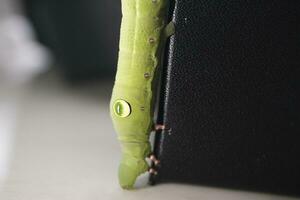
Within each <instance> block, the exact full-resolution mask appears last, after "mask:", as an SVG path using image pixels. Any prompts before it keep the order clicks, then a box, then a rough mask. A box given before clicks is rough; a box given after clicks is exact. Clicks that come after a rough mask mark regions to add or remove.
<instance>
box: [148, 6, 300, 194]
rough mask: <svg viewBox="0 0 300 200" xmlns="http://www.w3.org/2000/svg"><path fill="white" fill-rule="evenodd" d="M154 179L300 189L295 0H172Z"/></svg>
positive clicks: (298, 9)
mask: <svg viewBox="0 0 300 200" xmlns="http://www.w3.org/2000/svg"><path fill="white" fill-rule="evenodd" d="M173 20H174V21H175V24H176V33H175V36H173V38H172V39H171V42H170V43H171V47H170V55H169V66H168V69H167V73H166V74H165V79H166V88H165V97H164V98H163V99H162V103H164V107H163V109H161V110H160V114H161V116H163V117H161V118H162V119H163V121H164V123H165V124H166V126H167V127H168V128H169V129H170V130H169V131H165V132H164V133H163V134H161V135H160V136H159V135H158V137H157V138H156V144H155V152H156V154H157V156H158V158H159V159H160V160H161V166H160V167H159V168H158V175H157V176H155V177H152V178H153V179H154V181H155V182H157V183H159V182H187V183H198V184H202V185H209V186H219V187H229V188H239V189H249V190H258V191H265V192H274V193H281V194H291V195H299V194H300V98H299V97H300V1H296V0H251V1H247V0H227V1H223V0H177V2H176V8H175V14H174V19H173Z"/></svg>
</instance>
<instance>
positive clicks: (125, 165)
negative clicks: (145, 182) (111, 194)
mask: <svg viewBox="0 0 300 200" xmlns="http://www.w3.org/2000/svg"><path fill="white" fill-rule="evenodd" d="M129 159H130V158H127V160H123V162H121V164H120V166H119V183H120V185H121V187H122V188H123V189H127V190H130V189H133V187H134V184H135V181H136V179H137V177H138V176H140V175H141V174H143V173H145V172H147V171H148V164H147V162H146V161H145V160H143V159H140V160H136V159H130V160H129ZM124 161H125V162H124Z"/></svg>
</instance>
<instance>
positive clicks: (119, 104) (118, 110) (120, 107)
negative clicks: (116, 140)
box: [113, 99, 131, 118]
mask: <svg viewBox="0 0 300 200" xmlns="http://www.w3.org/2000/svg"><path fill="white" fill-rule="evenodd" d="M113 110H114V113H115V115H117V116H118V117H122V118H125V117H128V116H129V115H130V114H131V106H130V104H129V103H128V102H127V101H125V100H123V99H118V100H116V101H115V103H114V105H113Z"/></svg>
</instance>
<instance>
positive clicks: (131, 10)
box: [110, 0, 168, 189]
mask: <svg viewBox="0 0 300 200" xmlns="http://www.w3.org/2000/svg"><path fill="white" fill-rule="evenodd" d="M167 11H168V0H156V1H155V0H122V14H123V18H122V24H121V37H120V47H119V61H118V70H117V75H116V79H115V85H114V89H113V93H112V97H111V102H110V109H111V118H112V121H113V124H114V127H115V130H116V132H117V133H118V140H119V141H120V143H121V148H122V160H121V163H120V166H119V183H120V185H121V187H122V188H124V189H132V188H133V186H134V183H135V181H136V179H137V177H138V176H139V175H141V174H143V173H145V172H147V171H148V168H149V166H148V163H147V162H146V160H145V158H146V157H147V156H149V154H150V153H151V145H150V143H149V135H150V132H151V131H152V130H153V110H154V102H155V94H156V89H155V88H156V87H157V79H158V78H157V77H158V71H159V70H158V66H159V64H160V60H161V55H162V51H163V46H164V43H165V39H166V36H165V34H163V31H164V28H165V27H166V23H165V22H166V15H167ZM150 38H151V39H150ZM145 74H147V75H146V76H145ZM148 75H149V76H148ZM118 100H121V101H126V102H127V103H128V104H129V106H130V109H131V110H130V114H129V115H128V116H126V117H124V116H120V115H118V114H117V113H116V111H115V110H114V105H115V103H116V102H117V101H118Z"/></svg>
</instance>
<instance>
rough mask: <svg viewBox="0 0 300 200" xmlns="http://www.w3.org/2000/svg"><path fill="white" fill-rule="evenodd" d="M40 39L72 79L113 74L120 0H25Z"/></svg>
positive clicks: (110, 75)
mask: <svg viewBox="0 0 300 200" xmlns="http://www.w3.org/2000/svg"><path fill="white" fill-rule="evenodd" d="M24 5H25V10H26V12H27V14H28V16H29V18H30V19H31V20H32V23H33V25H34V27H35V29H36V32H37V34H38V38H39V40H40V41H41V42H42V43H43V44H45V45H46V46H48V47H49V48H50V49H51V50H52V52H53V54H54V55H55V57H56V59H57V62H58V67H60V68H61V69H62V71H63V72H64V74H65V75H66V76H67V78H69V79H71V80H90V79H98V78H103V77H113V74H114V72H115V70H116V65H117V52H118V42H119V29H120V22H121V8H120V1H119V0H24Z"/></svg>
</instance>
